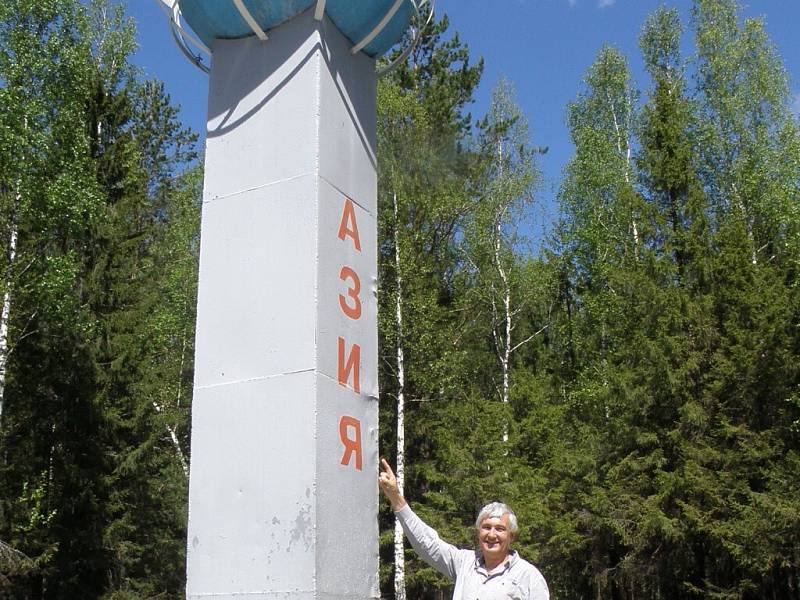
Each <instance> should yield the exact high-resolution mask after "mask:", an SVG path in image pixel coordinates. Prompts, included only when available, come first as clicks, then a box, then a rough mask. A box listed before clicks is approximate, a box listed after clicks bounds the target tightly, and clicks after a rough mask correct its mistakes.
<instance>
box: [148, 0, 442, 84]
mask: <svg viewBox="0 0 800 600" xmlns="http://www.w3.org/2000/svg"><path fill="white" fill-rule="evenodd" d="M156 2H157V3H158V4H159V6H160V7H161V9H162V12H164V13H165V15H166V16H167V18H168V19H169V20H170V29H171V33H172V37H173V38H174V39H175V43H176V44H177V45H178V48H179V49H180V50H181V52H182V53H183V54H184V55H185V56H186V58H187V59H189V61H190V62H191V63H192V64H193V65H195V66H196V67H197V68H199V69H200V70H201V71H203V72H205V73H210V72H211V69H210V67H208V66H206V65H205V64H204V62H203V56H202V54H205V55H207V56H208V57H211V56H212V52H211V50H210V49H209V48H208V46H206V45H205V44H204V43H203V42H202V41H200V40H199V39H198V38H197V36H195V35H193V34H192V33H191V32H190V31H188V30H187V29H186V28H185V27H183V24H182V22H181V8H180V3H181V0H156ZM404 2H408V3H409V4H410V5H411V8H412V10H413V11H414V15H415V17H416V21H417V23H418V24H419V27H413V26H411V27H410V32H411V41H410V42H409V43H408V45H407V46H406V47H405V48H404V49H403V51H402V52H401V53H400V54H399V55H398V56H397V57H395V59H394V60H393V61H392V62H391V63H390V64H388V65H387V66H385V67H383V68H382V69H378V71H377V74H378V76H379V77H381V76H383V75H386V74H387V73H390V72H391V71H393V70H394V69H395V68H397V66H398V65H399V64H400V63H401V62H402V61H403V60H405V59H406V58H407V57H408V55H409V54H411V52H412V51H413V50H414V48H415V47H416V45H417V43H418V42H419V38H420V35H421V32H422V28H423V27H424V26H425V25H427V24H428V23H430V22H431V20H432V19H433V14H434V0H396V2H394V4H392V6H391V7H390V8H389V10H388V11H387V13H386V14H385V15H384V16H383V18H381V20H380V22H379V23H378V24H377V25H376V26H375V27H374V28H373V29H372V31H370V32H369V33H368V34H367V35H366V36H364V37H363V38H362V39H361V40H360V41H359V42H358V43H356V44H354V45H353V47H352V49H351V52H352V53H353V54H357V53H358V52H359V51H361V50H362V49H363V48H364V47H365V46H366V45H368V44H369V43H370V42H371V41H372V40H374V39H375V37H377V36H378V35H379V34H380V33H381V31H383V30H384V29H385V28H386V26H387V25H388V23H389V22H390V21H391V20H392V17H393V16H394V15H395V14H396V13H397V11H398V10H399V8H400V7H401V6H402V5H403V3H404ZM233 4H234V5H235V7H236V9H237V10H238V12H239V14H240V16H241V17H242V19H243V20H244V21H245V22H246V23H247V25H248V26H249V27H250V29H251V30H252V31H253V33H254V34H255V35H256V36H257V37H258V38H259V39H261V40H262V41H264V40H266V39H267V34H266V32H264V30H263V29H262V28H261V27H260V26H259V24H258V23H257V22H256V21H255V19H253V17H252V15H251V14H250V11H249V10H248V9H247V7H246V6H245V5H244V3H243V1H242V0H233ZM325 4H326V0H317V2H316V6H315V9H314V18H315V19H316V20H318V21H320V20H322V17H323V16H324V14H325ZM426 4H427V5H428V14H427V18H426V19H425V23H421V21H422V8H423V7H424V6H425V5H426ZM262 36H263V37H262ZM193 48H196V49H197V50H199V52H197V53H195V52H194V51H193Z"/></svg>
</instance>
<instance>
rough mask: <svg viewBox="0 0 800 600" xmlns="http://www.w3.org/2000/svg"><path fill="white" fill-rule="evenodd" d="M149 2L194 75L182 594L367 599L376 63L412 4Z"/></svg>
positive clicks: (372, 497)
mask: <svg viewBox="0 0 800 600" xmlns="http://www.w3.org/2000/svg"><path fill="white" fill-rule="evenodd" d="M158 1H159V2H160V3H161V6H162V8H163V9H164V12H165V13H166V14H167V16H168V18H169V25H170V28H171V31H172V33H173V36H174V38H175V40H176V42H177V43H178V46H179V47H180V49H181V51H182V52H184V54H186V56H187V57H188V58H189V59H190V60H191V61H192V63H193V64H195V65H197V66H199V67H200V68H202V69H203V70H204V71H207V72H208V73H209V92H208V120H207V131H206V142H205V159H204V160H205V179H204V183H203V205H202V219H201V236H200V237H201V242H200V267H199V280H198V299H197V325H196V336H195V361H194V367H195V375H194V397H193V401H192V431H191V439H192V441H191V465H190V479H189V520H188V543H187V584H186V596H187V598H190V599H198V600H199V599H201V598H202V599H204V600H209V599H211V600H234V599H236V600H241V599H243V598H247V599H248V600H259V599H270V600H316V599H320V600H322V599H324V600H364V599H367V598H375V599H377V598H378V597H379V589H378V526H377V518H376V517H377V511H378V490H377V482H376V467H377V464H378V445H377V440H378V384H377V382H378V376H377V347H378V339H377V338H378V336H377V233H376V230H377V227H376V223H377V174H376V165H377V159H376V123H375V118H376V106H375V102H376V82H377V77H378V75H379V74H380V72H379V71H376V60H377V59H378V58H379V57H380V56H381V55H383V54H384V53H386V52H387V51H388V50H389V49H390V48H392V47H393V46H394V45H395V44H396V43H398V42H400V41H404V42H405V46H404V47H403V48H402V49H401V50H400V51H398V52H397V53H395V54H393V56H394V57H395V64H396V62H397V61H399V60H403V58H404V56H405V55H407V53H408V52H410V50H411V49H412V48H413V44H414V43H415V41H416V38H417V36H418V29H417V28H418V27H419V25H420V24H421V23H422V22H423V21H424V20H425V19H426V18H430V14H431V12H430V11H431V6H430V5H429V4H428V2H427V0H327V2H326V1H325V0H316V1H314V0H272V1H267V0H158ZM421 12H424V13H425V14H424V15H423V14H421ZM391 66H392V65H391V64H388V65H385V66H384V68H383V72H385V71H386V69H388V68H391Z"/></svg>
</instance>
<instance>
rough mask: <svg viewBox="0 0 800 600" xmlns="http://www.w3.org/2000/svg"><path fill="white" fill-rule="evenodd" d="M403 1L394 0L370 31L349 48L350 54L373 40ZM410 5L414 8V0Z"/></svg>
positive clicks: (357, 51)
mask: <svg viewBox="0 0 800 600" xmlns="http://www.w3.org/2000/svg"><path fill="white" fill-rule="evenodd" d="M405 1H406V0H395V3H394V4H392V7H391V8H390V9H389V10H388V12H387V13H386V14H385V15H383V18H382V19H381V20H380V22H379V23H378V24H377V25H375V27H374V28H373V29H372V31H370V32H369V33H368V34H367V35H365V36H364V38H363V39H362V40H361V41H360V42H358V43H357V44H356V45H355V46H353V47H352V48H351V49H350V54H358V53H359V52H360V51H361V49H362V48H363V47H364V46H366V45H367V44H369V43H370V42H371V41H372V40H374V39H375V36H377V35H378V34H379V33H380V32H381V31H383V30H384V29H385V28H386V25H387V24H388V23H389V21H391V20H392V17H393V16H394V15H395V13H396V12H397V9H398V8H400V5H401V4H402V3H403V2H405ZM411 5H412V6H414V7H415V8H416V6H415V5H414V2H412V3H411ZM417 15H419V11H417Z"/></svg>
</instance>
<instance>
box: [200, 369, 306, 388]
mask: <svg viewBox="0 0 800 600" xmlns="http://www.w3.org/2000/svg"><path fill="white" fill-rule="evenodd" d="M313 371H316V367H310V368H308V369H298V370H297V371H286V372H285V373H276V374H275V375H265V376H264V377H251V378H249V379H237V380H235V381H224V382H222V383H212V384H210V385H198V386H196V387H195V389H196V390H209V389H212V388H218V387H223V386H225V385H233V384H235V383H253V382H256V381H267V380H268V379H275V378H276V377H283V376H285V375H299V374H301V373H312V372H313Z"/></svg>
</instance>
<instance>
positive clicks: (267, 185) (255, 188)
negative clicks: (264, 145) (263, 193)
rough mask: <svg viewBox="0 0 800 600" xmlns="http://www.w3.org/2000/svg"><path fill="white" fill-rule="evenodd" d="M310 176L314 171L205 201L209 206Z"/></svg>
mask: <svg viewBox="0 0 800 600" xmlns="http://www.w3.org/2000/svg"><path fill="white" fill-rule="evenodd" d="M309 175H315V173H314V172H313V171H308V172H307V173H300V174H299V175H292V176H291V177H286V178H284V179H276V180H275V181H270V182H269V183H264V184H262V185H256V186H253V187H251V188H247V189H244V190H239V191H237V192H231V193H230V194H221V195H219V196H214V197H213V198H210V199H209V200H203V202H204V203H205V204H209V203H211V202H214V201H215V200H225V199H226V198H232V197H233V196H238V195H239V194H246V193H247V192H254V191H256V190H260V189H263V188H267V187H270V186H273V185H278V184H279V183H287V182H289V181H294V180H295V179H302V178H303V177H308V176H309Z"/></svg>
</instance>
